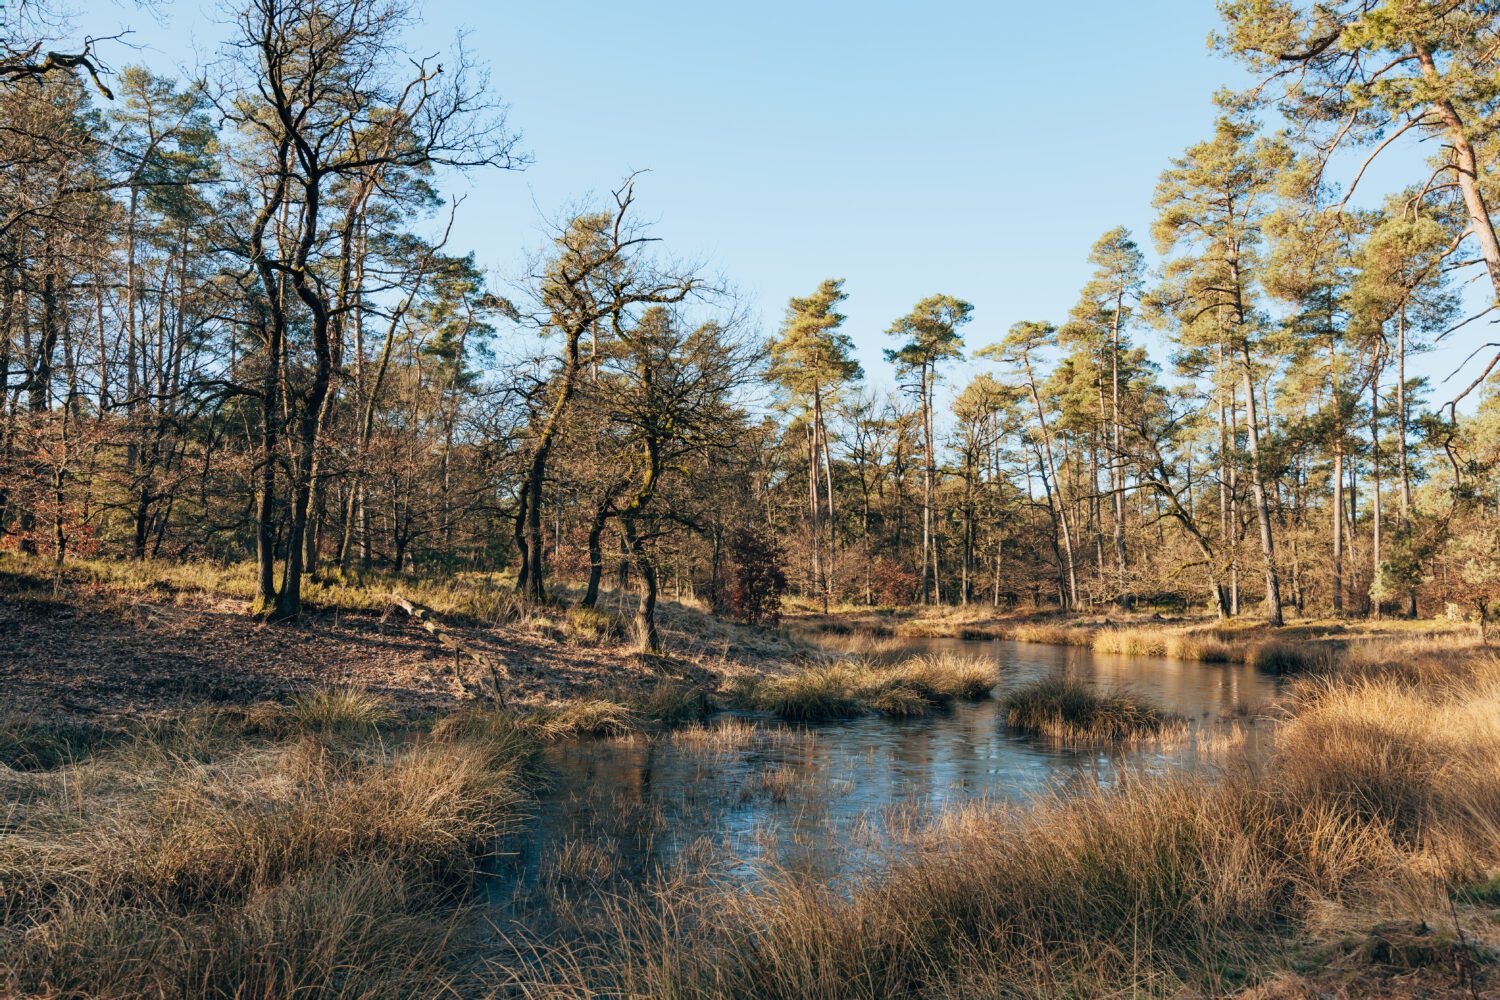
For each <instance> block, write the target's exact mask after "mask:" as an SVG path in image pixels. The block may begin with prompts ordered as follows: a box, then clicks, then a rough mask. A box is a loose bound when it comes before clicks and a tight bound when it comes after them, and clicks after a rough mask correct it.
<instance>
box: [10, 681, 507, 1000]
mask: <svg viewBox="0 0 1500 1000" xmlns="http://www.w3.org/2000/svg"><path fill="white" fill-rule="evenodd" d="M356 704H358V705H362V706H363V707H362V708H361V710H360V711H358V712H355V713H354V715H353V718H355V719H357V720H358V724H357V725H353V726H350V725H345V724H344V723H345V722H346V721H348V720H349V719H350V717H351V716H350V713H349V712H348V711H347V709H348V707H349V706H351V705H356ZM372 705H374V706H378V702H362V701H361V700H360V699H359V698H357V697H355V696H354V695H353V693H339V694H337V695H334V694H327V693H325V694H323V695H314V696H310V697H309V699H307V700H305V701H304V702H303V703H302V704H301V705H300V706H294V707H293V708H292V709H291V711H290V712H289V713H288V715H287V717H286V718H289V719H290V720H292V722H291V728H290V729H289V731H288V732H287V733H286V735H284V736H281V737H277V738H266V737H259V736H255V735H247V733H248V732H249V730H241V732H240V733H239V735H238V736H236V735H234V734H233V733H232V732H230V731H229V729H228V727H226V726H223V725H217V726H208V725H207V724H204V723H201V722H193V723H192V724H190V725H186V726H184V728H183V730H182V731H177V732H172V731H167V730H165V729H163V730H159V731H158V732H156V733H155V734H152V735H150V736H149V737H143V738H141V739H140V740H137V741H136V742H134V743H131V744H128V745H121V746H119V747H115V748H111V749H109V750H105V751H100V752H98V753H96V754H95V755H94V756H93V757H92V758H90V759H89V760H87V761H85V762H83V763H80V764H77V765H73V766H69V767H64V768H62V769H60V770H54V771H46V772H37V773H34V774H27V775H23V776H20V777H19V778H13V779H10V780H7V782H6V787H5V792H6V798H7V801H8V803H9V807H8V813H9V815H10V823H11V826H12V828H11V829H10V830H9V831H8V832H7V834H6V835H5V836H4V837H3V838H0V885H3V886H4V887H5V892H4V895H3V897H0V993H4V992H6V991H11V992H13V993H15V994H17V995H23V996H30V995H34V994H46V995H70V996H74V995H76V996H101V997H127V996H164V997H165V996H202V997H258V996H264V997H272V996H290V995H297V996H307V997H383V996H392V997H395V996H409V995H413V994H414V993H416V994H426V995H433V994H434V993H436V992H437V991H438V990H439V988H440V984H441V982H442V980H443V978H444V977H446V976H447V975H448V974H449V972H450V971H451V969H450V968H449V967H450V965H451V963H452V959H453V942H454V940H455V935H456V934H458V933H459V932H460V931H461V930H463V927H464V926H465V921H464V915H463V912H462V908H461V907H456V906H455V904H456V903H457V902H458V901H459V900H460V899H461V893H462V889H463V886H464V885H465V884H466V883H467V881H468V880H469V878H470V877H471V875H472V873H473V872H474V870H475V863H476V860H477V858H478V857H479V856H480V855H482V854H484V853H486V852H487V851H489V850H490V849H491V847H490V845H491V844H492V843H493V842H494V841H495V838H496V837H497V836H498V835H499V834H500V833H502V832H503V831H505V830H506V829H508V828H509V826H510V825H511V824H512V823H513V822H514V821H515V820H516V819H517V817H518V815H519V809H520V806H521V803H522V801H523V799H524V797H525V784H524V773H523V772H524V766H525V760H526V750H525V747H524V745H523V744H522V743H520V742H519V741H518V740H517V739H515V737H514V734H502V733H500V732H499V730H498V729H496V728H494V727H489V728H485V727H479V726H468V727H459V726H454V727H450V728H449V729H448V730H447V731H443V732H436V733H431V734H428V735H425V736H423V737H422V738H416V739H409V738H408V739H403V738H398V737H399V736H400V734H398V733H396V732H386V731H383V729H384V727H385V726H387V725H388V724H389V722H390V719H389V717H388V716H387V715H385V714H384V713H383V712H380V711H378V710H371V711H366V710H367V709H371V707H372ZM207 729H213V730H214V733H215V735H213V736H212V737H209V736H206V735H205V732H206V730H207ZM502 737H503V738H502ZM187 749H191V752H184V751H185V750H187Z"/></svg>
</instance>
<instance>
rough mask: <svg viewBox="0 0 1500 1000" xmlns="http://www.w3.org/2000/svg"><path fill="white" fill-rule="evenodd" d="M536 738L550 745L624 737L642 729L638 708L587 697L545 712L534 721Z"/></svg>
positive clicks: (537, 715) (539, 713) (540, 713)
mask: <svg viewBox="0 0 1500 1000" xmlns="http://www.w3.org/2000/svg"><path fill="white" fill-rule="evenodd" d="M532 726H533V727H534V728H535V730H536V732H537V735H538V736H540V737H541V738H542V739H544V740H547V741H549V742H556V741H558V740H569V739H580V738H583V737H602V736H624V735H626V734H627V733H633V732H636V731H638V730H639V729H640V728H641V715H640V713H639V712H637V711H636V710H635V709H633V708H630V707H629V706H627V705H622V704H620V703H619V702H617V701H610V700H608V699H605V698H585V699H583V700H581V701H575V702H569V703H568V704H566V705H563V706H562V707H561V708H551V709H544V710H543V711H541V712H538V713H537V714H536V716H535V717H534V718H533V720H532Z"/></svg>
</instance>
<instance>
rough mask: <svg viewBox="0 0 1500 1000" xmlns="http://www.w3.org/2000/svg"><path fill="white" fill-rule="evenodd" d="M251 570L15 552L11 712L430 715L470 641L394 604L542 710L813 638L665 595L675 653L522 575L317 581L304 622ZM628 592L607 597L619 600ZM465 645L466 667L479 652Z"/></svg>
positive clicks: (701, 671)
mask: <svg viewBox="0 0 1500 1000" xmlns="http://www.w3.org/2000/svg"><path fill="white" fill-rule="evenodd" d="M252 579H253V578H252V577H251V576H250V568H249V567H231V568H227V569H225V568H218V567H210V566H202V565H191V564H189V565H182V564H146V565H144V566H142V565H140V564H128V563H107V562H102V561H100V562H92V561H90V562H79V563H75V564H71V565H69V566H68V567H66V568H65V569H64V570H63V571H62V572H61V573H57V572H54V570H53V568H52V566H51V565H50V564H49V563H46V562H43V561H40V560H30V559H25V558H22V557H19V556H16V555H14V554H9V553H7V554H0V690H3V691H4V695H3V701H4V704H3V705H0V708H5V709H9V710H11V711H18V712H21V713H24V714H26V715H29V716H31V717H33V718H35V719H37V720H39V721H40V720H44V719H57V720H66V721H71V722H87V723H92V724H96V725H101V726H105V727H109V726H111V725H116V724H123V723H125V722H129V721H134V720H140V719H143V718H150V717H153V716H168V715H173V714H180V713H181V712H183V711H186V710H190V709H192V708H195V707H199V706H222V707H232V706H244V705H249V704H254V703H258V702H264V701H270V700H278V699H285V698H286V697H288V696H290V695H292V694H295V693H298V692H302V691H306V690H308V689H311V688H318V687H344V686H347V687H357V688H361V689H366V690H368V691H370V692H372V693H375V694H378V695H380V696H381V697H383V698H385V699H387V700H388V701H390V702H391V703H392V704H393V705H394V706H395V707H396V708H397V710H398V711H401V712H402V713H404V714H408V715H409V714H414V713H422V712H432V711H446V710H452V709H454V708H458V707H461V705H462V704H463V703H464V702H465V701H466V700H469V699H470V698H471V697H472V693H471V692H466V691H465V690H464V688H463V687H462V686H461V685H459V684H456V683H455V680H454V668H455V655H454V653H453V652H452V651H450V650H449V649H448V648H445V647H444V646H443V645H442V644H441V643H440V642H439V640H438V639H437V638H435V637H434V636H433V635H431V634H429V633H428V632H427V631H424V630H423V629H422V628H421V627H420V626H419V625H418V623H417V622H415V621H412V620H410V619H408V617H407V615H406V614H405V613H404V612H403V611H401V610H400V609H399V608H397V607H396V605H395V603H394V602H395V599H396V598H397V597H398V596H399V597H402V598H406V599H408V600H411V601H414V602H415V603H417V604H418V605H421V606H424V607H427V608H430V609H431V610H432V612H433V615H434V617H435V618H436V620H438V621H440V622H441V625H442V628H443V630H444V632H445V634H447V635H448V636H450V637H452V638H454V639H456V640H458V641H459V642H461V643H462V644H463V646H464V648H465V649H466V650H467V651H470V652H472V653H473V654H475V655H478V656H482V657H484V658H485V659H486V660H488V661H490V662H493V663H496V664H500V665H502V666H503V670H504V673H505V675H506V676H505V679H504V680H503V682H502V684H501V687H502V691H501V694H502V695H503V696H504V698H505V699H506V701H507V702H508V703H510V704H512V705H514V706H525V707H543V706H548V705H557V704H560V703H565V702H568V701H570V700H574V699H578V698H584V697H600V696H607V695H610V694H612V693H618V692H622V691H627V692H634V693H637V694H638V693H640V692H642V691H649V690H650V689H651V688H652V687H654V686H656V685H660V684H663V683H674V682H675V683H691V684H700V685H702V684H708V685H714V686H717V685H720V684H722V683H723V682H724V681H725V680H726V679H727V678H730V677H732V676H734V675H736V674H738V673H742V672H750V671H754V672H757V673H766V672H777V671H781V670H784V669H786V668H787V667H788V666H789V665H791V664H792V663H794V662H796V661H797V660H798V659H799V657H801V656H803V655H805V653H806V652H807V651H808V647H807V646H806V645H804V644H801V643H799V642H797V641H795V640H793V639H790V638H788V637H787V636H786V635H785V634H784V633H781V632H778V631H776V630H772V629H757V628H747V627H741V626H737V625H734V624H731V623H728V622H725V621H723V620H721V619H718V618H715V617H714V616H712V615H710V614H707V613H706V612H704V611H701V610H699V609H697V608H694V607H692V606H690V605H688V604H680V603H676V602H672V601H664V602H663V603H662V604H661V605H660V606H659V616H660V625H661V630H662V635H663V639H664V645H665V652H664V653H663V654H661V655H657V656H642V655H640V654H638V653H636V652H635V651H634V647H633V644H632V643H631V642H630V641H629V640H628V639H627V638H626V636H625V628H624V624H625V623H624V620H623V618H621V617H620V615H619V614H618V613H614V612H613V611H610V610H601V613H599V614H593V615H586V616H581V615H578V614H576V613H570V612H568V611H565V610H563V609H560V608H559V609H544V610H542V611H531V610H520V609H519V608H518V606H517V604H516V602H515V601H514V600H513V598H512V596H511V593H510V587H509V584H508V583H507V581H505V580H503V579H498V578H494V577H491V576H488V575H483V576H481V575H478V574H476V575H474V577H472V578H469V579H464V578H459V579H456V580H451V581H447V582H444V583H441V584H435V583H429V582H423V581H412V580H390V579H385V578H376V579H372V580H369V581H366V582H364V583H362V584H351V585H348V586H345V585H339V584H316V585H312V586H310V588H309V594H308V601H307V604H308V613H307V615H306V616H305V618H304V619H303V620H302V621H300V622H298V623H296V624H294V625H267V624H266V623H264V622H263V621H262V620H261V619H259V618H257V617H256V616H254V615H252V614H251V613H250V603H249V598H250V593H251V589H250V588H251V581H252ZM614 600H615V598H614V597H613V595H606V597H605V598H604V599H603V600H601V602H600V603H601V609H604V608H606V607H608V608H611V609H612V608H614V603H613V602H614ZM458 659H459V664H458V665H459V667H460V668H461V669H462V670H463V671H464V673H465V674H472V673H474V672H475V671H476V667H475V665H474V663H475V661H474V660H473V657H472V656H467V655H466V656H463V657H460V658H458Z"/></svg>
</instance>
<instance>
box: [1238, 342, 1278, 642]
mask: <svg viewBox="0 0 1500 1000" xmlns="http://www.w3.org/2000/svg"><path fill="white" fill-rule="evenodd" d="M1241 352H1242V356H1243V360H1244V366H1245V372H1244V374H1245V423H1246V426H1247V429H1248V431H1249V435H1248V440H1249V442H1250V488H1251V492H1252V494H1253V497H1254V500H1255V519H1256V521H1257V522H1259V524H1260V549H1261V556H1262V558H1263V559H1264V560H1265V570H1266V621H1267V623H1269V624H1270V625H1272V626H1280V625H1281V624H1282V617H1281V581H1280V579H1279V576H1278V574H1277V570H1276V540H1275V537H1274V536H1273V535H1272V532H1271V508H1270V502H1269V500H1268V499H1267V491H1266V483H1265V473H1264V472H1263V470H1262V469H1261V465H1260V428H1259V427H1258V426H1257V424H1258V421H1257V419H1256V415H1255V410H1256V405H1255V383H1254V381H1253V379H1252V377H1251V365H1250V346H1249V344H1245V345H1243V346H1242V347H1241Z"/></svg>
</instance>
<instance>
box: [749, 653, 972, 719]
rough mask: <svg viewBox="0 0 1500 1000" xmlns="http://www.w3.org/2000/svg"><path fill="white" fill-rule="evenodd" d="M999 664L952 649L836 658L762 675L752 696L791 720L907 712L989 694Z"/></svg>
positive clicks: (754, 702)
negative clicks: (895, 658)
mask: <svg viewBox="0 0 1500 1000" xmlns="http://www.w3.org/2000/svg"><path fill="white" fill-rule="evenodd" d="M995 680H996V677H995V665H994V663H993V662H992V661H990V660H987V659H985V658H983V657H964V656H957V655H954V654H951V653H942V654H932V655H925V656H913V657H910V658H908V659H905V660H902V661H900V662H897V663H888V662H884V661H880V660H838V661H835V662H833V663H825V664H819V665H815V666H812V667H809V668H807V669H805V670H801V671H798V672H797V673H793V674H788V675H785V676H780V677H772V678H767V679H765V680H763V681H761V682H760V683H759V684H758V685H757V686H756V687H755V688H754V689H753V690H752V691H751V692H750V693H749V697H748V702H749V704H750V705H752V706H753V707H756V708H761V709H765V710H768V711H771V712H774V713H776V714H777V715H778V716H780V717H781V718H783V719H785V720H787V721H789V722H815V721H822V720H827V719H847V718H852V717H854V716H858V715H864V714H867V713H869V712H879V713H883V714H886V715H892V716H898V717H909V716H913V715H923V714H926V713H927V712H931V711H933V710H935V709H938V708H941V707H943V706H944V705H947V704H950V703H951V702H953V701H955V700H965V701H975V700H979V699H982V698H986V697H988V696H989V693H990V689H991V688H992V687H993V686H994V684H995Z"/></svg>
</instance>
